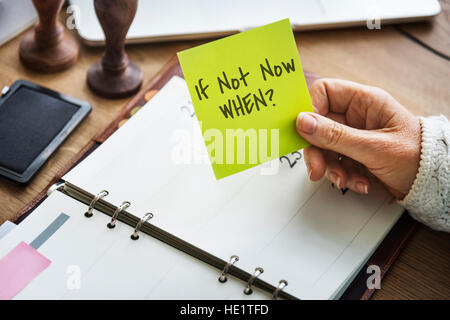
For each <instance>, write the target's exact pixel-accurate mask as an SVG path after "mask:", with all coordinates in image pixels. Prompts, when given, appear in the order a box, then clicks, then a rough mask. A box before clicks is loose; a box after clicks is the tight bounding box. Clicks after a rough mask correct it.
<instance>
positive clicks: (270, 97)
mask: <svg viewBox="0 0 450 320" xmlns="http://www.w3.org/2000/svg"><path fill="white" fill-rule="evenodd" d="M269 92H270V96H269V100H270V101H272V97H273V89H269V90H267V91H266V93H265V95H267V94H268V93H269ZM273 105H274V106H275V103H274V104H273Z"/></svg>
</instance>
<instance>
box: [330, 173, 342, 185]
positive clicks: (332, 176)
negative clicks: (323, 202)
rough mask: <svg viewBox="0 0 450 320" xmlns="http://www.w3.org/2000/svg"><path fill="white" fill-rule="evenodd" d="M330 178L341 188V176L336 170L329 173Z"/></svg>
mask: <svg viewBox="0 0 450 320" xmlns="http://www.w3.org/2000/svg"><path fill="white" fill-rule="evenodd" d="M328 178H329V179H330V180H331V181H332V182H333V183H334V184H335V185H336V187H337V188H338V189H340V188H341V177H339V175H337V174H336V173H334V172H330V173H329V174H328Z"/></svg>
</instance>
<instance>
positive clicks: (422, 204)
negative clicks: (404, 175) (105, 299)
mask: <svg viewBox="0 0 450 320" xmlns="http://www.w3.org/2000/svg"><path fill="white" fill-rule="evenodd" d="M419 119H420V123H421V127H422V150H421V155H420V167H419V170H418V172H417V176H416V179H415V180H414V183H413V185H412V187H411V190H410V191H409V193H408V194H407V195H406V197H405V198H404V199H403V200H401V201H399V203H400V204H401V205H402V206H403V207H405V209H406V210H408V212H409V213H410V215H411V216H412V217H413V218H414V219H416V220H418V221H420V222H422V223H424V224H426V225H428V226H429V227H431V228H433V229H436V230H442V231H447V232H450V154H449V148H450V123H449V122H448V120H447V119H446V118H445V117H444V116H442V115H441V116H433V117H428V118H423V117H420V118H419Z"/></svg>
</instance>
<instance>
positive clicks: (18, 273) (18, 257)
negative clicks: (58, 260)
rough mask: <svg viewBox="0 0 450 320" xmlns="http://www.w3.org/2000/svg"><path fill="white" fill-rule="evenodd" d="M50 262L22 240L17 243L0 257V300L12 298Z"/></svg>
mask: <svg viewBox="0 0 450 320" xmlns="http://www.w3.org/2000/svg"><path fill="white" fill-rule="evenodd" d="M50 263H51V261H50V260H48V259H47V258H46V257H44V256H43V255H42V254H40V253H39V252H37V251H36V249H34V248H32V247H30V246H29V245H28V244H26V243H25V242H23V241H22V242H21V243H19V244H18V245H17V246H16V247H15V248H14V249H12V250H11V251H10V252H9V253H8V254H7V255H6V256H4V257H3V258H1V259H0V300H8V299H11V298H13V297H14V296H15V295H16V294H18V293H19V292H20V291H21V290H22V289H23V288H25V287H26V286H27V285H28V284H29V283H30V282H31V281H32V280H33V279H34V278H36V277H37V276H38V275H39V274H40V273H41V272H42V271H43V270H45V268H47V267H48V266H49V265H50Z"/></svg>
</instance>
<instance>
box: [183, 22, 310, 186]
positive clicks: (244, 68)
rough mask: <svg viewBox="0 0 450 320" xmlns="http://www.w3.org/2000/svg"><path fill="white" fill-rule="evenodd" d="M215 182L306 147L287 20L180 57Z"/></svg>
mask: <svg viewBox="0 0 450 320" xmlns="http://www.w3.org/2000/svg"><path fill="white" fill-rule="evenodd" d="M178 58H179V60H180V63H181V67H182V69H183V74H184V77H185V80H186V83H187V85H188V88H189V93H190V96H191V99H192V103H193V105H194V109H195V113H196V115H197V119H198V121H199V122H200V126H201V129H202V133H203V138H204V140H205V143H206V147H207V150H208V153H209V157H210V160H211V164H212V167H213V170H214V173H215V175H216V178H217V179H221V178H224V177H227V176H229V175H232V174H234V173H237V172H240V171H243V170H245V169H248V168H251V167H254V166H256V165H259V164H262V163H264V162H267V161H269V160H273V159H275V158H279V157H281V156H284V155H286V154H289V153H291V152H294V151H297V150H299V149H302V148H304V147H306V146H308V143H307V142H306V141H305V140H303V139H302V138H301V137H300V135H299V134H298V133H297V132H296V130H295V119H296V117H297V115H298V113H299V112H301V111H313V108H312V104H311V99H310V97H309V92H308V88H307V85H306V81H305V77H304V75H303V70H302V66H301V63H300V58H299V55H298V51H297V46H296V44H295V39H294V35H293V33H292V28H291V24H290V22H289V20H288V19H285V20H281V21H278V22H275V23H272V24H268V25H265V26H262V27H259V28H255V29H252V30H249V31H245V32H242V33H239V34H236V35H232V36H229V37H226V38H223V39H220V40H217V41H213V42H209V43H206V44H204V45H200V46H198V47H195V48H191V49H188V50H184V51H181V52H179V53H178Z"/></svg>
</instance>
